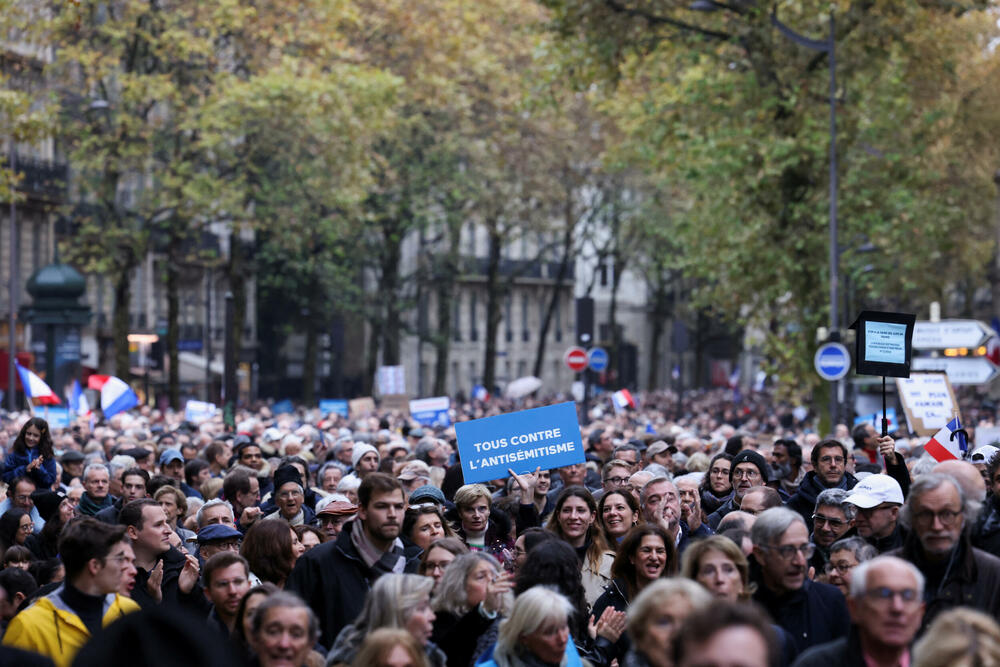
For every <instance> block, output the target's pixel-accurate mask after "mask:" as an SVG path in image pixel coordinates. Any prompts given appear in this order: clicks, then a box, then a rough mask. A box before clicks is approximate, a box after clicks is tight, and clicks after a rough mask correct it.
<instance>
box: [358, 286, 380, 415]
mask: <svg viewBox="0 0 1000 667" xmlns="http://www.w3.org/2000/svg"><path fill="white" fill-rule="evenodd" d="M368 325H369V326H370V327H371V330H370V331H369V332H368V345H367V346H366V348H367V351H366V359H365V376H364V377H363V378H361V381H362V384H361V386H362V391H363V393H364V394H365V395H367V396H372V395H374V393H375V373H377V372H378V353H379V348H380V347H381V345H382V312H381V304H379V306H378V309H377V310H376V312H375V315H374V316H373V317H370V318H369V320H368Z"/></svg>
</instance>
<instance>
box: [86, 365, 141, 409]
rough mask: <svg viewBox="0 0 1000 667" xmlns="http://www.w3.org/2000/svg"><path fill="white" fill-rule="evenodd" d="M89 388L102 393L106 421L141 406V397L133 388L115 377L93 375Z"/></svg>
mask: <svg viewBox="0 0 1000 667" xmlns="http://www.w3.org/2000/svg"><path fill="white" fill-rule="evenodd" d="M87 387H88V388H89V389H97V390H98V391H100V392H101V412H103V413H104V418H105V419H110V418H111V417H113V416H115V415H116V414H118V413H119V412H125V411H126V410H129V409H131V408H134V407H135V406H137V405H139V397H138V396H136V395H135V392H134V391H132V387H130V386H128V384H127V383H126V382H125V381H124V380H122V379H121V378H117V377H115V376H114V375H91V376H90V378H88V379H87Z"/></svg>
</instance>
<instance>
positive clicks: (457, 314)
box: [451, 294, 462, 381]
mask: <svg viewBox="0 0 1000 667" xmlns="http://www.w3.org/2000/svg"><path fill="white" fill-rule="evenodd" d="M451 336H452V339H454V340H455V342H461V341H462V295H461V294H456V295H455V296H454V301H452V304H451ZM457 370H458V369H456V373H455V376H456V377H455V380H456V381H457V380H458V373H457Z"/></svg>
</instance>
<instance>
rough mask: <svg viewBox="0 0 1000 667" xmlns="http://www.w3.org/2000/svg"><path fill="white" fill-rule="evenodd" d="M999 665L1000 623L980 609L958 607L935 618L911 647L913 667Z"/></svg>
mask: <svg viewBox="0 0 1000 667" xmlns="http://www.w3.org/2000/svg"><path fill="white" fill-rule="evenodd" d="M980 665H982V666H983V667H990V666H995V665H1000V626H998V625H997V622H996V621H995V620H994V619H993V618H992V617H990V616H987V615H986V614H983V613H982V612H978V611H973V610H972V609H965V608H962V607H959V608H957V609H951V610H949V611H946V612H944V613H943V614H941V615H940V616H938V617H937V618H935V619H934V621H933V622H932V623H931V624H930V627H929V628H927V633H926V634H925V635H924V636H923V638H922V639H921V640H920V641H918V642H917V643H916V645H915V646H914V648H913V667H979V666H980Z"/></svg>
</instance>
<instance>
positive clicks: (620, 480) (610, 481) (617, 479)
mask: <svg viewBox="0 0 1000 667" xmlns="http://www.w3.org/2000/svg"><path fill="white" fill-rule="evenodd" d="M627 481H628V477H608V478H606V479H605V480H604V483H605V484H614V485H615V486H621V485H622V484H624V483H625V482H627Z"/></svg>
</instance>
